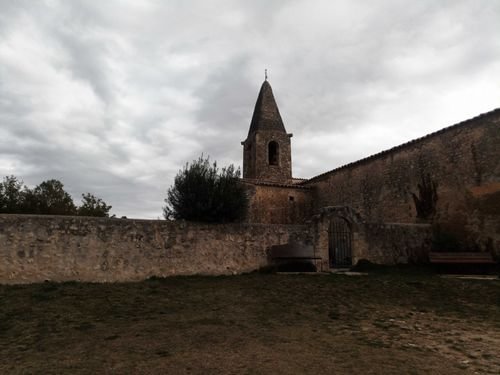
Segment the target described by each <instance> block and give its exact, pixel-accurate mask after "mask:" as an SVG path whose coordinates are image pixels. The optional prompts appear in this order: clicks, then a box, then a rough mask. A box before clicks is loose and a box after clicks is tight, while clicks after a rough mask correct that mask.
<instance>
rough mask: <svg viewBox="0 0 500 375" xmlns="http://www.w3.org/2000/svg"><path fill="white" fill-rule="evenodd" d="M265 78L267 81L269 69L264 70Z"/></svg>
mask: <svg viewBox="0 0 500 375" xmlns="http://www.w3.org/2000/svg"><path fill="white" fill-rule="evenodd" d="M264 78H265V80H266V81H267V69H264Z"/></svg>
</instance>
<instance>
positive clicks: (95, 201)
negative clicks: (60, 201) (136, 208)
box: [78, 193, 111, 217]
mask: <svg viewBox="0 0 500 375" xmlns="http://www.w3.org/2000/svg"><path fill="white" fill-rule="evenodd" d="M109 210H111V206H108V205H107V204H106V202H104V201H103V200H102V199H101V198H97V197H95V196H94V195H92V194H90V193H87V194H82V205H81V206H80V207H78V215H79V216H97V217H109Z"/></svg>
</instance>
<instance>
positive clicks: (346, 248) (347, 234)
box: [328, 216, 352, 268]
mask: <svg viewBox="0 0 500 375" xmlns="http://www.w3.org/2000/svg"><path fill="white" fill-rule="evenodd" d="M328 255H329V259H330V267H331V268H333V267H350V266H352V232H351V227H350V225H349V223H348V222H347V220H345V219H344V218H342V217H339V216H336V217H332V218H330V224H329V228H328Z"/></svg>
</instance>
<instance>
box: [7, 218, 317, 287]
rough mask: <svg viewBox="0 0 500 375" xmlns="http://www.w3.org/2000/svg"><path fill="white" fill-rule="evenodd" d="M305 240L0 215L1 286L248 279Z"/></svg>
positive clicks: (269, 229)
mask: <svg viewBox="0 0 500 375" xmlns="http://www.w3.org/2000/svg"><path fill="white" fill-rule="evenodd" d="M307 237H308V228H307V227H306V226H301V225H269V224H267V225H259V224H198V223H187V222H169V221H164V220H134V219H108V218H88V217H71V216H36V215H6V214H3V215H0V283H6V284H16V283H33V282H43V281H45V280H50V281H58V282H61V281H72V280H77V281H89V282H123V281H136V280H144V279H146V278H148V277H151V276H159V277H163V276H174V275H195V274H203V275H227V274H235V273H242V272H251V271H254V270H257V269H259V268H260V267H263V266H266V265H267V264H268V250H269V248H270V247H271V246H272V245H279V244H285V243H288V242H289V241H290V240H292V241H302V240H304V239H306V238H307Z"/></svg>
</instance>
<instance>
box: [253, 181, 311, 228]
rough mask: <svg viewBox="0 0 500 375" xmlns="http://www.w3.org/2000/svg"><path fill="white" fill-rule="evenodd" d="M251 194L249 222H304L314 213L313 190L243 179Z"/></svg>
mask: <svg viewBox="0 0 500 375" xmlns="http://www.w3.org/2000/svg"><path fill="white" fill-rule="evenodd" d="M243 183H244V184H245V187H246V189H247V192H248V196H249V205H248V212H247V218H246V221H247V222H249V223H268V224H302V223H304V222H305V221H306V220H309V219H310V217H311V213H312V200H311V198H312V196H311V190H310V189H308V188H304V187H300V186H299V187H294V186H292V185H286V184H270V183H263V182H260V183H259V182H250V181H249V180H246V181H245V180H243Z"/></svg>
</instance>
